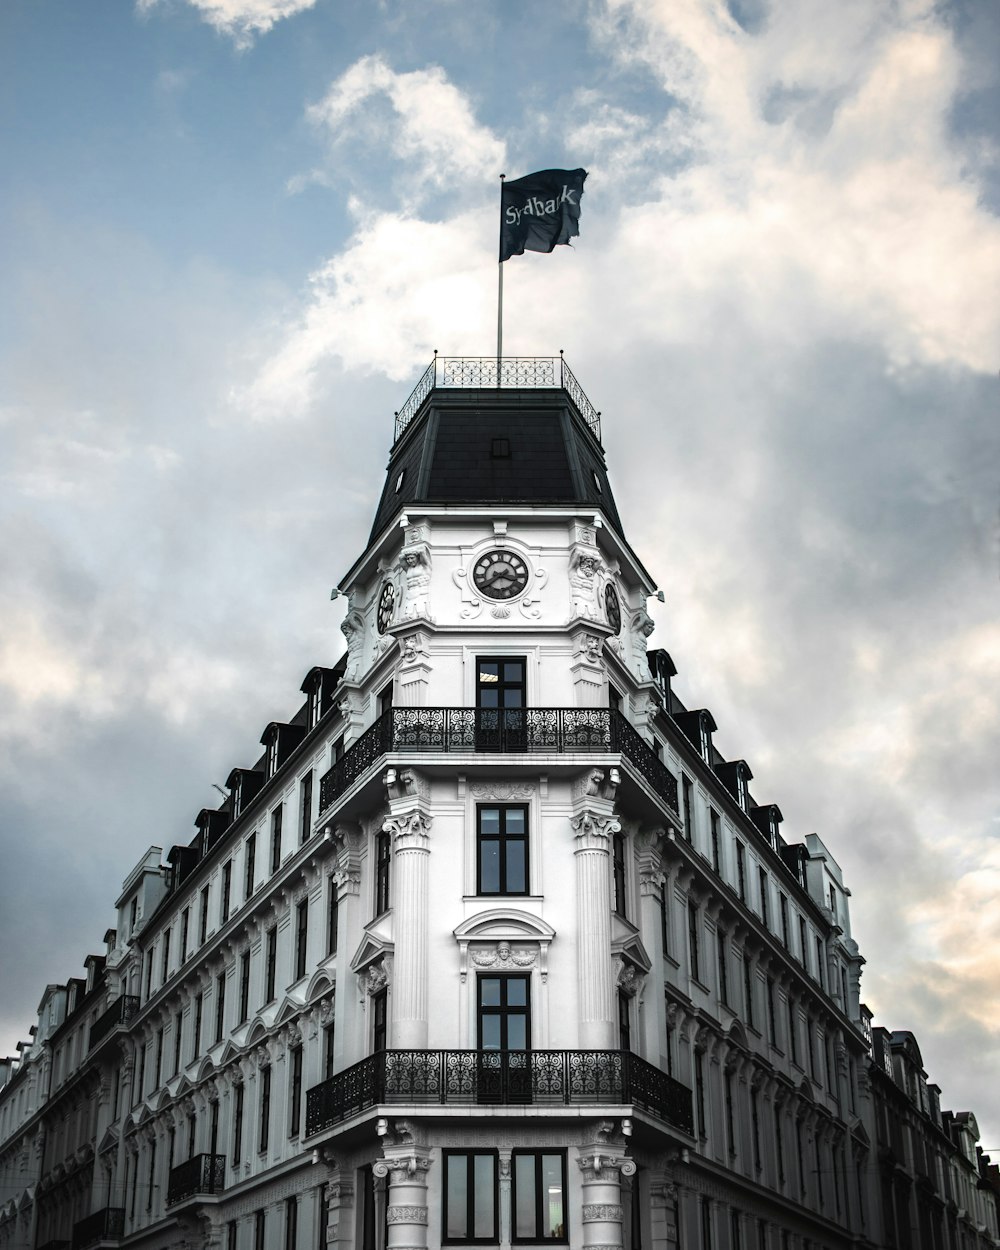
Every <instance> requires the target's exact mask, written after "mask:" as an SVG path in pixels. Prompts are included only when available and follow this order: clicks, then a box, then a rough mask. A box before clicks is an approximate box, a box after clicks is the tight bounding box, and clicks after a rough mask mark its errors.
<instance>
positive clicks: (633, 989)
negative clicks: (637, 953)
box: [618, 963, 644, 998]
mask: <svg viewBox="0 0 1000 1250" xmlns="http://www.w3.org/2000/svg"><path fill="white" fill-rule="evenodd" d="M643 979H644V978H643V976H642V974H641V973H640V972H639V971H638V969H637V968H636V966H635V964H629V963H626V964H622V970H621V972H619V974H618V988H619V989H620V990H621V992H622V993H623V994H626V995H627V996H628V997H629V998H634V997H635V995H636V994H637V993H638V992H639V990H640V989H641V988H642V982H643Z"/></svg>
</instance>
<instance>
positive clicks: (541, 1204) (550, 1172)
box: [512, 1150, 567, 1242]
mask: <svg viewBox="0 0 1000 1250" xmlns="http://www.w3.org/2000/svg"><path fill="white" fill-rule="evenodd" d="M512 1163H513V1168H512V1171H513V1181H514V1184H513V1197H512V1206H513V1225H514V1228H513V1234H514V1235H513V1238H512V1240H513V1241H514V1242H519V1241H530V1242H538V1241H562V1242H565V1241H566V1240H567V1238H566V1217H565V1214H564V1205H565V1203H564V1195H565V1193H566V1153H565V1151H562V1150H553V1151H543V1150H515V1151H514V1153H513V1156H512Z"/></svg>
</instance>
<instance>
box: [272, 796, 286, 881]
mask: <svg viewBox="0 0 1000 1250" xmlns="http://www.w3.org/2000/svg"><path fill="white" fill-rule="evenodd" d="M284 811H285V805H284V803H279V804H278V806H277V807H275V808H274V809H273V810H272V811H271V876H272V877H273V876H274V874H275V873H276V872H277V871H278V869H279V868H280V867H281V826H282V825H283V824H284Z"/></svg>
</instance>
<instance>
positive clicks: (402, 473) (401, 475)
mask: <svg viewBox="0 0 1000 1250" xmlns="http://www.w3.org/2000/svg"><path fill="white" fill-rule="evenodd" d="M405 479H406V470H405V469H400V470H399V472H398V473H397V474H396V484H395V486H394V487H393V490H394V491H395V493H396V494H397V495H398V494H399V492H400V491H401V490H402V489H403V482H404V481H405Z"/></svg>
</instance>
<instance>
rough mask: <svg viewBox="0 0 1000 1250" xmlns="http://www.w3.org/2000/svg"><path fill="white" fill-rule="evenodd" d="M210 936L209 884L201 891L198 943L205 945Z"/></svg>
mask: <svg viewBox="0 0 1000 1250" xmlns="http://www.w3.org/2000/svg"><path fill="white" fill-rule="evenodd" d="M207 937H208V886H207V885H206V886H205V887H204V889H203V890H202V892H201V915H200V916H199V918H198V945H199V946H204V945H205V939H206V938H207Z"/></svg>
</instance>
